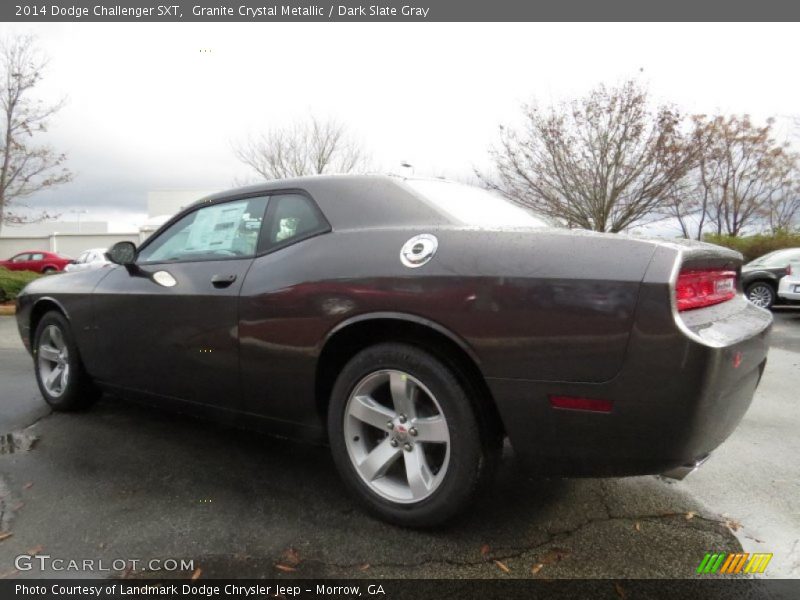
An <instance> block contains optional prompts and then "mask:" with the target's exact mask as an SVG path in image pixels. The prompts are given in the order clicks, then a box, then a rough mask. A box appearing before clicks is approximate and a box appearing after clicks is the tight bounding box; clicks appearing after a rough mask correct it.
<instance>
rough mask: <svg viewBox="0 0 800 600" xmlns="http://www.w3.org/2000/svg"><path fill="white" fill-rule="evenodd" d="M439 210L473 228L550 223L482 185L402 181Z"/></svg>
mask: <svg viewBox="0 0 800 600" xmlns="http://www.w3.org/2000/svg"><path fill="white" fill-rule="evenodd" d="M405 183H406V185H408V186H409V187H410V188H411V189H412V190H413V191H415V192H416V193H417V194H418V195H420V196H422V198H423V199H425V200H427V201H428V202H429V203H430V204H432V205H433V206H434V208H436V209H437V210H438V211H439V212H442V213H445V215H447V216H448V217H450V218H451V219H453V220H455V221H457V222H458V223H461V224H462V225H474V226H476V227H549V226H551V223H549V222H548V221H546V220H545V219H544V218H543V217H540V216H538V215H536V214H534V213H532V212H531V211H529V210H527V209H525V208H522V207H521V206H517V205H516V204H514V203H513V202H511V201H510V200H508V199H506V198H504V197H503V196H501V195H500V194H499V193H497V192H493V191H491V190H486V189H483V188H479V187H475V186H471V185H464V184H461V183H454V182H451V181H438V180H429V179H407V180H405Z"/></svg>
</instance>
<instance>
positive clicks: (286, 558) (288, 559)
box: [281, 548, 302, 567]
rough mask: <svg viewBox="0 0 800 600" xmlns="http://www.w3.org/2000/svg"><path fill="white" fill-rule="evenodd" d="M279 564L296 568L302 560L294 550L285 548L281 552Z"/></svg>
mask: <svg viewBox="0 0 800 600" xmlns="http://www.w3.org/2000/svg"><path fill="white" fill-rule="evenodd" d="M281 562H282V563H283V564H286V565H289V566H290V567H296V566H297V565H299V564H300V563H301V562H302V559H301V558H300V553H299V552H298V551H297V550H295V549H294V548H287V549H286V550H284V551H283V556H282V557H281Z"/></svg>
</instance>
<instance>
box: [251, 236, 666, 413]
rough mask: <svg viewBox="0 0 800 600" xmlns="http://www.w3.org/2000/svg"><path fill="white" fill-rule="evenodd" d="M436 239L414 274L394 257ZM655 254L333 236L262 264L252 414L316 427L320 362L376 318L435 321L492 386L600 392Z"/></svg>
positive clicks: (254, 315) (556, 242) (612, 246)
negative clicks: (545, 384)
mask: <svg viewBox="0 0 800 600" xmlns="http://www.w3.org/2000/svg"><path fill="white" fill-rule="evenodd" d="M419 233H434V234H435V235H436V236H437V237H438V240H439V248H438V251H437V253H436V255H435V256H434V258H433V259H432V260H431V261H430V262H429V263H427V264H426V265H424V266H422V267H420V268H416V269H410V268H407V267H405V266H403V265H402V264H401V262H400V257H399V255H400V248H401V247H402V245H403V244H404V243H405V242H406V241H407V240H408V239H409V238H411V237H413V236H414V235H417V234H419ZM653 252H654V246H653V245H652V244H648V243H645V242H638V241H634V240H629V239H626V238H621V237H613V236H601V235H591V234H575V233H571V232H562V231H557V230H555V231H553V230H539V231H524V232H523V231H519V232H512V231H498V232H492V231H484V230H474V231H465V230H461V229H439V230H430V229H424V228H416V227H414V228H407V229H385V230H365V231H338V232H333V233H330V234H326V235H322V236H319V237H316V238H312V239H310V240H306V241H304V242H302V243H300V244H297V245H295V246H290V247H288V248H285V249H282V250H280V251H278V252H275V253H273V254H269V255H266V256H263V257H260V258H257V259H256V260H255V261H254V263H253V266H252V268H251V269H250V272H249V273H248V275H247V278H246V280H245V282H244V285H243V288H242V297H241V302H240V340H241V361H242V363H241V364H242V374H243V375H242V376H243V383H244V391H245V403H246V405H247V406H249V410H251V411H252V412H255V413H260V414H269V415H270V416H274V417H277V418H281V419H286V420H289V421H292V422H301V423H307V424H309V425H317V426H318V425H319V424H318V423H314V422H313V421H314V412H315V411H314V408H313V404H311V403H313V398H314V394H313V382H314V377H313V375H314V370H315V366H316V358H317V357H318V355H319V353H320V351H321V349H322V346H323V344H324V341H325V339H326V338H327V336H328V335H329V333H330V332H331V331H333V330H334V329H336V328H337V327H339V326H341V325H342V324H343V323H345V322H347V321H349V320H352V319H359V318H363V317H365V316H368V315H370V314H378V313H392V314H394V315H397V317H398V318H403V317H404V316H407V317H417V318H423V319H426V320H428V321H432V322H434V323H436V324H438V325H439V326H441V327H442V328H444V329H445V330H447V331H449V332H451V333H452V335H453V336H455V337H457V338H458V339H459V341H461V342H462V344H463V345H464V346H466V347H467V348H469V350H470V351H471V352H472V353H473V355H474V356H475V357H476V359H477V362H478V363H479V365H480V368H481V369H482V371H483V374H484V376H486V377H502V378H526V379H537V380H545V381H546V380H555V381H580V382H600V381H605V380H608V379H610V378H613V377H614V375H615V374H616V373H617V372H618V371H619V369H620V368H621V365H622V363H623V360H624V357H625V351H626V347H627V343H628V338H629V335H630V330H631V327H632V323H633V318H634V311H635V307H636V301H637V296H638V289H639V284H640V281H641V279H642V277H643V275H644V272H645V270H646V268H647V265H648V263H649V261H650V258H651V256H652V254H653Z"/></svg>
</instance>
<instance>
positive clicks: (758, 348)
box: [488, 286, 772, 476]
mask: <svg viewBox="0 0 800 600" xmlns="http://www.w3.org/2000/svg"><path fill="white" fill-rule="evenodd" d="M659 287H660V286H651V287H647V286H645V287H644V288H643V291H642V296H643V297H642V299H641V300H642V302H641V303H640V306H641V307H642V308H641V310H642V314H641V315H640V318H638V319H637V326H636V327H635V328H634V331H633V332H632V336H631V341H630V345H629V347H628V352H627V357H626V361H625V365H624V366H623V368H622V370H621V371H620V372H619V374H618V375H617V376H616V377H614V378H613V379H612V380H610V381H608V382H604V383H597V384H585V383H569V382H540V381H529V380H522V379H490V380H488V383H489V387H490V389H491V391H492V393H493V395H494V398H495V401H496V403H497V406H498V409H499V411H500V414H501V418H502V420H503V422H504V425H505V427H506V432H507V433H508V436H509V438H510V441H511V444H512V446H513V447H514V449H515V451H516V453H517V454H518V455H519V456H520V458H522V459H523V461H524V462H526V463H528V464H529V465H530V466H531V467H532V468H534V469H535V470H537V471H541V472H546V473H554V474H560V475H569V476H622V475H641V474H656V473H664V472H666V471H669V470H671V469H675V468H680V467H683V466H685V465H692V464H694V463H695V462H696V461H698V460H701V459H703V458H705V457H706V456H707V455H708V454H709V453H710V452H711V451H712V450H714V449H715V448H716V447H717V446H718V445H719V444H721V443H722V442H723V441H724V440H725V439H726V438H727V437H728V436H729V435H730V434H731V433H732V432H733V430H734V429H735V428H736V426H737V425H738V423H739V421H740V420H741V419H742V417H743V416H744V414H745V412H746V411H747V409H748V407H749V406H750V402H751V401H752V398H753V394H754V392H755V390H756V387H757V385H758V382H759V380H760V378H761V374H762V373H763V370H764V366H765V364H766V357H767V349H768V337H769V330H770V327H771V323H772V316H771V314H770V313H769V312H768V311H765V310H763V309H760V308H757V307H755V306H753V305H752V304H750V303H749V302H747V301H746V300H745V299H744V297H743V296H741V294H740V295H739V296H738V297H737V298H735V299H734V300H731V301H729V302H726V303H724V304H723V305H718V306H715V307H709V308H704V309H699V310H696V311H691V314H689V313H686V314H687V315H689V316H688V317H686V318H684V319H682V318H681V317H677V316H676V315H675V314H674V313H669V314H667V313H668V311H664V310H663V303H661V302H657V299H658V298H659V297H660V298H663V297H664V295H663V293H664V290H663V289H659ZM651 300H652V302H651ZM658 305H661V308H659V307H658ZM553 395H558V396H561V395H563V396H576V397H581V398H594V399H602V400H610V401H611V402H612V408H611V411H610V412H608V413H602V412H588V411H580V410H565V409H559V408H553V407H552V406H551V404H550V400H549V397H550V396H553Z"/></svg>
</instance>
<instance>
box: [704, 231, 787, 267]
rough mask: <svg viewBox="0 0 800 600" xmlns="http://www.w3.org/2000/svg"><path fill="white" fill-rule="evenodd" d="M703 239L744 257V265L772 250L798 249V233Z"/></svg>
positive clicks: (723, 236) (720, 236) (718, 236)
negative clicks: (735, 251)
mask: <svg viewBox="0 0 800 600" xmlns="http://www.w3.org/2000/svg"><path fill="white" fill-rule="evenodd" d="M703 239H704V241H706V242H711V243H712V244H717V245H718V246H725V247H726V248H731V249H733V250H738V251H739V252H741V253H742V254H743V255H744V262H746V263H747V262H750V261H751V260H754V259H756V258H758V257H759V256H764V255H765V254H767V253H768V252H773V251H774V250H782V249H784V248H800V233H778V234H776V235H766V234H758V235H748V236H743V237H731V236H729V235H716V234H706V235H705V236H703Z"/></svg>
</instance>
